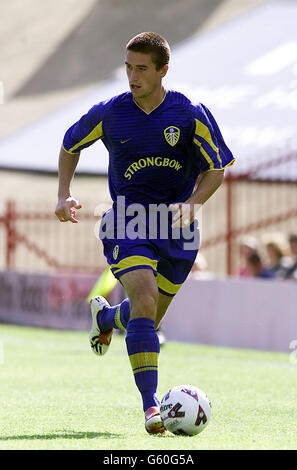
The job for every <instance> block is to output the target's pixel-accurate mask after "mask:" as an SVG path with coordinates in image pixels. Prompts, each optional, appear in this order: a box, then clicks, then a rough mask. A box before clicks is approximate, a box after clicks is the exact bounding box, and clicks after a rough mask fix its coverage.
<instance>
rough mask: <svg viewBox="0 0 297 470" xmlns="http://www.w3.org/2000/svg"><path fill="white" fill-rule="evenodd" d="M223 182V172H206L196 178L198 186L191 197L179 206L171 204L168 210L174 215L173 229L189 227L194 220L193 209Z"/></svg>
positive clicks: (203, 201)
mask: <svg viewBox="0 0 297 470" xmlns="http://www.w3.org/2000/svg"><path fill="white" fill-rule="evenodd" d="M223 180H224V170H215V171H208V172H206V173H204V174H202V175H200V176H199V178H198V180H197V181H198V184H197V185H196V189H195V190H194V192H193V194H192V195H191V197H190V198H189V199H188V200H187V201H185V202H183V203H180V204H171V206H170V208H171V209H172V210H174V211H176V213H175V214H174V217H173V224H172V226H173V227H184V226H187V225H190V224H191V223H192V222H193V221H194V219H195V215H196V214H195V212H196V211H195V208H197V206H198V207H200V206H201V205H202V204H204V203H205V202H206V201H207V200H208V199H209V198H210V197H211V196H212V195H213V194H214V193H215V192H216V190H217V189H218V188H219V187H220V186H221V184H222V183H223Z"/></svg>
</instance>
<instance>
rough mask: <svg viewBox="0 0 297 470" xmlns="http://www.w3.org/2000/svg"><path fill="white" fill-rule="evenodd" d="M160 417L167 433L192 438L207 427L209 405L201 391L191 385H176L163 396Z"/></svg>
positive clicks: (209, 414)
mask: <svg viewBox="0 0 297 470" xmlns="http://www.w3.org/2000/svg"><path fill="white" fill-rule="evenodd" d="M160 415H161V419H162V421H163V423H164V426H165V428H166V429H168V431H170V432H172V433H173V434H181V435H184V436H194V435H195V434H198V433H200V432H201V431H203V429H205V427H206V426H207V425H208V423H209V420H210V416H211V403H210V401H209V399H208V397H207V395H206V393H205V392H203V390H200V389H199V388H197V387H195V386H193V385H178V386H176V387H173V388H172V389H171V390H169V392H167V393H166V395H164V397H163V399H162V401H161V407H160Z"/></svg>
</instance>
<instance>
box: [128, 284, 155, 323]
mask: <svg viewBox="0 0 297 470" xmlns="http://www.w3.org/2000/svg"><path fill="white" fill-rule="evenodd" d="M130 303H131V317H132V318H138V317H139V318H141V317H144V318H151V319H152V320H155V318H156V313H157V304H158V291H155V290H151V291H148V292H141V293H139V295H138V296H136V297H135V298H134V299H132V301H131V300H130Z"/></svg>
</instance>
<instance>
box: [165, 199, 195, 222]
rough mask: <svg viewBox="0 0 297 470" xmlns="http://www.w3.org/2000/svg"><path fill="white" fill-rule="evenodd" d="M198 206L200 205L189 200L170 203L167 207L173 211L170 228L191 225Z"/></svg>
mask: <svg viewBox="0 0 297 470" xmlns="http://www.w3.org/2000/svg"><path fill="white" fill-rule="evenodd" d="M199 207H200V205H198V204H194V203H193V202H191V201H190V200H189V201H186V202H179V203H176V204H170V206H169V209H170V210H171V211H172V212H174V213H175V214H174V215H173V218H172V228H183V227H188V226H189V225H191V224H192V223H193V222H194V220H195V215H196V213H197V211H198V210H199Z"/></svg>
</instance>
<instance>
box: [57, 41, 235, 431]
mask: <svg viewBox="0 0 297 470" xmlns="http://www.w3.org/2000/svg"><path fill="white" fill-rule="evenodd" d="M169 58H170V48H169V45H168V42H167V41H166V40H165V39H164V38H163V37H162V36H160V35H159V34H156V33H152V32H145V33H141V34H138V35H137V36H135V37H134V38H132V39H131V40H130V41H129V42H128V44H127V46H126V59H125V65H126V72H127V77H128V82H129V87H130V91H129V92H126V93H123V94H121V95H119V96H115V97H113V98H111V99H110V100H107V101H104V102H100V103H98V104H95V105H94V106H93V107H92V108H91V109H90V110H89V111H88V112H87V113H86V114H85V115H84V116H82V117H81V119H80V120H79V121H77V122H76V123H75V124H73V125H72V126H71V127H70V128H69V129H68V130H67V132H66V134H65V136H64V140H63V145H62V148H61V152H60V157H59V189H58V204H57V207H56V212H55V213H56V215H57V217H58V218H59V220H60V221H61V222H66V221H70V222H73V223H77V222H78V220H77V218H76V210H77V209H80V208H81V207H82V206H81V204H80V203H79V202H78V201H77V200H76V199H75V197H74V196H73V195H72V193H71V181H72V178H73V176H74V173H75V169H76V166H77V164H78V161H79V158H80V152H81V151H82V150H83V149H84V148H86V147H88V146H89V145H91V144H93V143H94V142H96V141H97V140H99V139H101V140H102V142H103V143H104V145H105V147H106V148H107V150H108V152H109V169H108V178H109V188H110V193H111V197H112V199H113V207H112V209H111V210H109V211H107V213H106V214H105V215H104V216H103V219H102V222H101V230H100V237H101V240H102V242H103V245H104V253H105V256H106V258H107V261H108V263H109V265H110V267H111V270H112V272H113V274H114V276H115V277H116V278H117V279H119V280H120V282H121V284H122V285H123V287H124V289H125V291H126V293H127V296H128V298H127V299H125V300H123V302H122V303H121V304H120V305H117V306H114V307H111V306H110V305H109V304H108V303H107V301H106V300H105V299H104V298H103V297H95V298H94V299H92V301H91V314H92V327H91V332H90V335H89V339H90V344H91V347H92V349H93V351H94V352H95V354H97V355H99V356H101V355H104V354H105V353H106V351H107V350H108V347H109V345H110V342H111V338H112V333H113V329H114V328H117V329H122V330H124V329H125V330H126V346H127V352H128V355H129V359H130V362H131V367H132V370H133V373H134V379H135V383H136V386H137V388H138V390H139V392H140V394H141V397H142V404H143V411H144V414H145V428H146V430H147V432H148V433H149V434H155V433H164V432H165V429H164V426H163V423H162V421H161V418H160V409H159V406H160V402H159V400H158V397H157V383H158V356H159V351H160V345H159V341H158V336H157V334H156V328H158V326H159V324H160V322H161V320H162V318H163V317H164V315H165V313H166V311H167V309H168V306H169V305H170V302H171V301H172V299H173V297H174V296H175V294H176V293H177V292H178V290H179V288H180V287H181V285H182V284H183V282H184V281H185V280H186V278H187V276H188V274H189V272H190V270H191V267H192V265H193V262H194V260H195V258H196V255H197V251H198V246H199V240H198V238H199V237H197V234H198V235H199V228H198V226H197V220H196V219H195V208H196V207H197V206H198V207H199V206H201V205H202V204H204V203H205V202H206V201H207V200H208V199H209V198H210V197H211V195H212V194H213V193H214V192H215V191H216V190H217V189H218V187H219V186H220V185H221V183H222V181H223V178H224V168H225V167H227V166H229V165H232V164H233V162H234V158H233V156H232V153H231V151H230V150H229V149H228V147H227V146H226V144H225V142H224V140H223V137H222V135H221V132H220V130H219V127H218V125H217V123H216V121H215V119H214V117H213V116H212V114H211V113H210V111H209V110H208V109H207V107H206V106H204V105H203V104H198V105H195V104H193V103H192V102H191V101H190V100H189V99H188V98H187V97H186V96H184V95H183V94H181V93H179V92H177V91H171V90H170V91H169V90H165V88H164V86H163V83H162V79H163V78H164V77H165V75H166V73H167V70H168V64H169ZM135 205H136V207H137V208H138V209H139V207H141V208H144V211H142V212H141V216H139V217H137V223H136V222H135V220H134V221H133V215H134V214H135ZM161 205H162V208H161V209H160V211H159V213H158V214H157V222H156V219H154V217H151V216H152V214H153V215H156V213H157V212H158V209H156V207H157V208H158V207H159V206H160V207H161ZM131 208H132V209H133V210H132V209H131ZM164 208H165V209H164ZM139 210H140V209H139ZM133 211H134V212H133ZM166 211H167V212H166ZM164 214H167V216H168V217H167V219H166V224H167V225H166V224H165V228H167V229H168V230H167V231H168V236H167V234H166V236H164V233H163V232H162V230H163V229H164V223H163V219H164V217H163V216H164ZM162 218H163V219H162ZM151 219H152V220H155V226H154V224H151ZM131 224H132V225H131ZM162 224H163V225H162ZM136 226H137V227H138V228H137V230H138V232H141V233H140V234H139V236H137V237H135V236H134V234H135V228H136ZM161 226H162V227H163V228H162V227H161ZM131 227H132V228H131ZM128 228H129V230H128ZM138 232H137V231H136V233H138ZM191 237H192V238H191ZM191 240H192V241H193V244H192V245H191V244H189V242H190V241H191ZM181 315H184V317H185V321H187V316H186V312H181Z"/></svg>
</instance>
